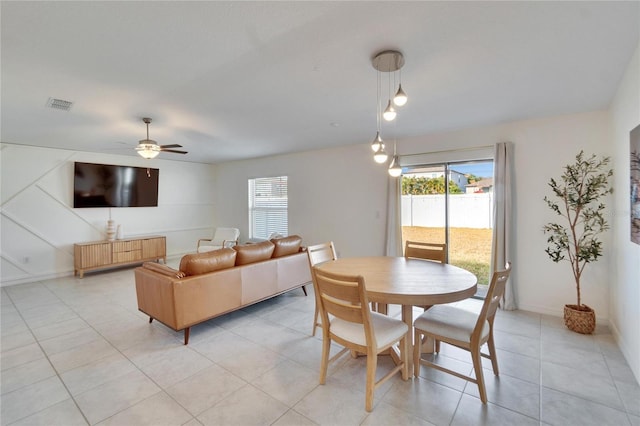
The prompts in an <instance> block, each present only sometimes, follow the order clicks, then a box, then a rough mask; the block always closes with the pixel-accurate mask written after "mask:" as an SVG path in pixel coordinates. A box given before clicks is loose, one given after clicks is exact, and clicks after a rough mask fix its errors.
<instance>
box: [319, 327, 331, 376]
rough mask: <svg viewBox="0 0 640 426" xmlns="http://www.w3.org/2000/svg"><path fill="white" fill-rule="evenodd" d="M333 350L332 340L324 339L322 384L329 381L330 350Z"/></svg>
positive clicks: (321, 371)
mask: <svg viewBox="0 0 640 426" xmlns="http://www.w3.org/2000/svg"><path fill="white" fill-rule="evenodd" d="M330 349H331V339H327V336H324V338H323V339H322V361H321V362H320V384H321V385H324V384H325V383H326V381H327V368H328V367H329V350H330Z"/></svg>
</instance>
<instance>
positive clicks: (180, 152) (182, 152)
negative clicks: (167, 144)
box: [160, 149, 187, 154]
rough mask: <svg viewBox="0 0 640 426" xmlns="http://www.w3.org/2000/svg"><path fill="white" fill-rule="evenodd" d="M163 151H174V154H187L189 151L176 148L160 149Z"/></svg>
mask: <svg viewBox="0 0 640 426" xmlns="http://www.w3.org/2000/svg"><path fill="white" fill-rule="evenodd" d="M160 151H162V152H173V153H174V154H187V151H177V150H175V149H160Z"/></svg>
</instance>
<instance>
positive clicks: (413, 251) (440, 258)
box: [404, 240, 447, 311]
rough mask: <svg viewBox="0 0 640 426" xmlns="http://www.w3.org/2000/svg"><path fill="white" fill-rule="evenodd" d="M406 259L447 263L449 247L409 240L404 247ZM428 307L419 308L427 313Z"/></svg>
mask: <svg viewBox="0 0 640 426" xmlns="http://www.w3.org/2000/svg"><path fill="white" fill-rule="evenodd" d="M404 257H406V258H407V259H422V260H428V261H431V262H439V263H447V245H446V244H440V243H427V242H422V241H409V240H407V241H406V242H405V245H404ZM430 307H431V305H428V306H418V308H422V309H424V310H425V311H426V310H427V309H429V308H430Z"/></svg>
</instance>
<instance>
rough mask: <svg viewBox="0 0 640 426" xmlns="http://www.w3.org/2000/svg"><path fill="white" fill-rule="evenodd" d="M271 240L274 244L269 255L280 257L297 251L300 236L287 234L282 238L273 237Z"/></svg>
mask: <svg viewBox="0 0 640 426" xmlns="http://www.w3.org/2000/svg"><path fill="white" fill-rule="evenodd" d="M271 242H272V243H273V245H274V246H275V247H274V249H273V255H272V256H271V257H280V256H287V255H289V254H294V253H297V252H299V251H300V244H301V243H302V238H301V237H300V236H298V235H289V236H288V237H283V238H273V239H271Z"/></svg>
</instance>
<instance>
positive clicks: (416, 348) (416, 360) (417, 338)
mask: <svg viewBox="0 0 640 426" xmlns="http://www.w3.org/2000/svg"><path fill="white" fill-rule="evenodd" d="M421 339H422V333H420V330H418V329H415V332H414V336H413V342H414V344H413V375H414V377H418V376H419V375H420V353H421V352H422V350H421V348H420V346H421V345H420V342H421V341H422V340H421Z"/></svg>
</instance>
